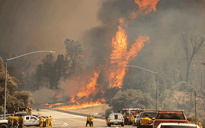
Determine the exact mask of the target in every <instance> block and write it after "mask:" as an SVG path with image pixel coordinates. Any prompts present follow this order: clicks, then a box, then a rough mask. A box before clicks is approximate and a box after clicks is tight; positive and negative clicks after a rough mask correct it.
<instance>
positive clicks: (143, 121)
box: [141, 114, 153, 125]
mask: <svg viewBox="0 0 205 128" xmlns="http://www.w3.org/2000/svg"><path fill="white" fill-rule="evenodd" d="M151 123H153V120H152V119H150V118H149V114H146V115H145V117H143V118H142V119H141V125H149V124H151Z"/></svg>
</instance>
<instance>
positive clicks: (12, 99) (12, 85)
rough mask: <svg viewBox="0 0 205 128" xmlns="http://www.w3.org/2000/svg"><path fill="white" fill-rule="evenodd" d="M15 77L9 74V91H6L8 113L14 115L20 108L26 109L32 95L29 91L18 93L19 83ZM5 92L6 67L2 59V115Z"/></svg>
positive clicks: (0, 102)
mask: <svg viewBox="0 0 205 128" xmlns="http://www.w3.org/2000/svg"><path fill="white" fill-rule="evenodd" d="M16 81H17V80H16V78H15V77H14V76H10V74H9V72H8V73H7V91H6V99H7V102H6V111H7V112H8V113H13V112H14V111H17V108H18V107H26V106H27V105H28V103H29V101H30V100H31V98H30V96H31V93H30V92H28V91H22V92H17V91H16V89H17V87H18V84H19V83H18V82H16ZM4 90H5V67H4V65H3V61H2V59H1V58H0V97H1V98H0V113H3V110H2V109H3V107H4V94H5V93H4Z"/></svg>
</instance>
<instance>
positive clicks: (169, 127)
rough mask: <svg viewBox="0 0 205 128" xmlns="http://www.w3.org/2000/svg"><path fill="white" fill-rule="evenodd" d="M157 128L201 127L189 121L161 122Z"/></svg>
mask: <svg viewBox="0 0 205 128" xmlns="http://www.w3.org/2000/svg"><path fill="white" fill-rule="evenodd" d="M157 128H199V126H198V125H196V124H189V123H160V124H159V125H158V126H157Z"/></svg>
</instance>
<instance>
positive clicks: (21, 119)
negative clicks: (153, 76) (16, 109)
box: [19, 115, 24, 128]
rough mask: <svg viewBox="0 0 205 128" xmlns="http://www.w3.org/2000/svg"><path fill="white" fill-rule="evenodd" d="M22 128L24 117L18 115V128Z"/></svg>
mask: <svg viewBox="0 0 205 128" xmlns="http://www.w3.org/2000/svg"><path fill="white" fill-rule="evenodd" d="M23 127H24V117H23V116H22V115H20V117H19V128H23Z"/></svg>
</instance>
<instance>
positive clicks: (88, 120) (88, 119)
mask: <svg viewBox="0 0 205 128" xmlns="http://www.w3.org/2000/svg"><path fill="white" fill-rule="evenodd" d="M88 124H89V125H90V116H88V117H87V121H86V125H85V126H86V127H87V125H88Z"/></svg>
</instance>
